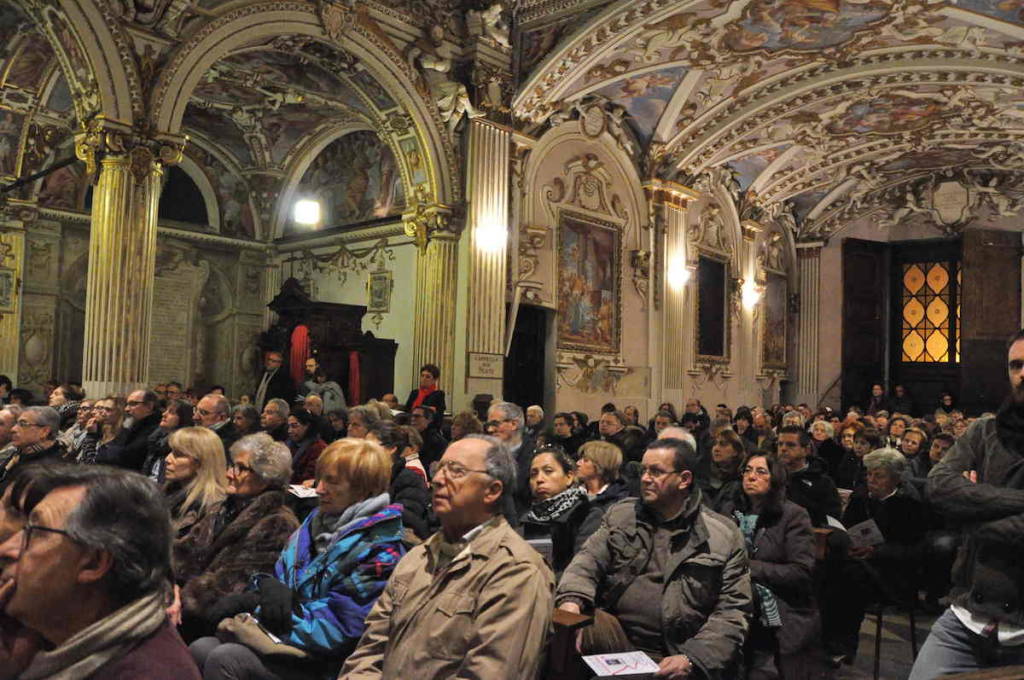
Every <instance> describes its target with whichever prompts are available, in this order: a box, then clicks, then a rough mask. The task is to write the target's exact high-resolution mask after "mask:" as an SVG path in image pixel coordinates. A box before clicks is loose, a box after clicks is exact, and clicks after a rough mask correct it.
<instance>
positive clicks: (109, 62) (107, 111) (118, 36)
mask: <svg viewBox="0 0 1024 680" xmlns="http://www.w3.org/2000/svg"><path fill="white" fill-rule="evenodd" d="M10 2H11V3H12V4H13V5H14V6H16V7H18V8H19V9H20V10H21V11H22V12H23V13H24V14H26V15H27V17H28V18H29V19H31V20H32V22H33V23H34V24H35V26H36V28H37V29H38V30H39V31H40V33H41V34H42V35H43V36H44V37H45V39H46V41H47V42H48V43H49V45H50V47H51V48H52V49H53V51H54V55H55V56H56V58H57V63H58V64H59V66H60V70H61V72H62V73H63V74H64V77H65V79H66V80H67V82H68V89H69V90H70V91H71V98H72V101H73V103H74V111H75V116H76V118H77V119H78V121H80V122H83V121H87V120H90V119H92V118H94V117H95V116H97V115H99V114H102V115H104V116H106V117H107V118H111V119H114V120H117V121H119V122H121V123H125V124H127V125H133V124H135V123H138V122H140V121H141V120H142V119H143V118H144V117H145V103H144V101H143V96H142V86H141V82H140V80H139V72H138V66H137V65H136V61H135V52H134V47H133V45H132V43H131V40H130V39H129V38H128V36H127V35H126V34H125V32H124V29H123V27H122V25H121V23H120V22H119V21H118V19H117V17H116V16H115V15H114V14H113V12H112V11H111V8H110V6H109V4H108V3H106V2H89V1H88V0H81V1H76V0H59V1H58V2H57V3H55V4H53V5H50V4H46V3H43V2H41V1H40V0H10Z"/></svg>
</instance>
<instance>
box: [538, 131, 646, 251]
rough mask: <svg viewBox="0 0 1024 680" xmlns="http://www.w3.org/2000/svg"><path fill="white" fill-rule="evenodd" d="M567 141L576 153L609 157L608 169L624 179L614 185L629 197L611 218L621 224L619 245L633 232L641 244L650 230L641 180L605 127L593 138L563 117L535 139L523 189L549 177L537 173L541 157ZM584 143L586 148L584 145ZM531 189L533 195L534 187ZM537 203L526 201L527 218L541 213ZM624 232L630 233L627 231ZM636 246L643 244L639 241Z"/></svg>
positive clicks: (543, 181) (624, 242)
mask: <svg viewBox="0 0 1024 680" xmlns="http://www.w3.org/2000/svg"><path fill="white" fill-rule="evenodd" d="M567 144H568V145H572V147H573V148H574V149H576V150H577V154H576V155H577V156H581V155H583V154H586V153H596V155H597V158H598V161H599V162H602V163H605V162H608V161H610V164H611V170H612V172H613V173H617V174H618V175H619V176H621V177H622V178H623V179H625V186H624V187H616V189H617V190H622V189H625V190H626V194H627V196H628V198H629V200H628V201H626V202H625V203H626V205H625V208H626V211H627V213H626V219H624V220H623V219H622V218H617V219H616V218H615V217H614V216H613V221H615V222H621V223H622V226H623V228H624V229H623V231H624V233H623V240H622V244H623V247H627V246H628V245H629V243H628V242H627V240H626V238H627V237H628V236H630V235H633V236H634V242H635V243H639V244H643V238H642V237H643V234H644V232H647V231H649V230H650V224H649V223H648V219H647V210H646V200H647V199H646V197H645V196H644V192H643V187H642V182H641V180H640V176H639V174H637V170H636V165H635V163H634V162H633V159H632V158H631V157H630V156H629V155H628V154H627V153H626V152H625V151H624V150H623V149H622V147H621V146H620V145H619V144H618V142H617V141H616V140H615V139H614V138H613V137H612V136H611V135H609V134H608V132H607V131H603V132H601V134H600V135H599V136H598V137H596V138H595V137H587V136H586V135H584V134H583V133H582V132H580V129H579V122H578V121H567V122H565V123H563V124H562V125H559V126H557V127H555V128H553V129H551V130H549V131H548V132H546V133H545V134H544V135H543V136H542V137H541V138H540V139H539V140H538V141H537V144H536V145H535V146H534V147H533V149H532V150H531V151H530V155H529V156H528V157H527V161H526V168H525V170H524V172H523V189H524V191H527V192H531V189H543V186H544V185H546V184H547V182H548V181H550V180H549V179H548V178H544V177H541V175H540V173H541V169H542V167H543V165H544V162H545V160H546V159H547V158H548V156H550V155H551V154H553V153H555V152H556V151H557V150H558V149H559V147H561V146H563V145H567ZM588 147H590V148H589V149H588ZM595 147H596V148H595ZM538 182H539V183H540V184H538ZM532 193H533V195H536V191H534V192H532ZM540 203H541V202H540V201H539V200H535V199H531V200H530V201H529V203H528V206H529V213H528V216H527V219H528V220H529V219H532V220H533V221H536V220H537V219H538V217H539V216H540V215H541V214H542V213H540ZM553 228H557V225H556V224H553ZM628 232H633V233H632V234H630V233H628ZM640 247H644V246H643V245H640Z"/></svg>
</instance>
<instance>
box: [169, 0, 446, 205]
mask: <svg viewBox="0 0 1024 680" xmlns="http://www.w3.org/2000/svg"><path fill="white" fill-rule="evenodd" d="M375 29H377V27H376V26H375V25H373V24H372V21H371V20H370V19H369V18H367V17H366V16H365V15H364V14H362V13H361V12H360V11H359V10H348V9H347V8H345V7H343V6H340V5H338V6H336V5H322V6H321V7H320V8H319V9H318V7H317V6H316V5H313V4H311V3H304V2H274V3H260V4H254V5H249V6H246V7H241V8H238V9H235V10H233V11H229V12H227V13H226V14H224V15H222V16H221V17H218V18H217V19H215V20H213V21H211V22H210V23H209V24H207V25H205V26H204V27H203V28H202V29H200V30H199V31H198V32H197V33H196V34H195V35H193V36H192V37H191V38H190V39H188V40H187V41H186V42H184V43H183V44H182V45H181V46H179V48H178V49H177V50H176V51H175V52H174V53H173V54H172V55H171V57H170V58H169V60H168V63H167V66H166V67H165V68H164V69H163V70H162V71H161V73H160V75H159V78H158V81H157V84H156V86H155V87H154V88H153V92H152V96H151V104H152V111H151V122H152V124H153V126H154V127H155V128H156V129H159V130H161V131H167V132H171V133H174V132H177V131H178V130H180V129H181V126H182V120H183V117H184V115H185V109H186V106H187V105H188V104H189V98H190V97H191V95H192V93H193V91H194V90H195V89H196V87H197V85H198V84H199V83H200V79H201V78H202V77H203V75H204V74H205V73H206V72H207V71H208V70H209V69H210V68H211V67H212V66H213V65H214V64H215V63H216V62H217V61H218V60H220V59H222V58H225V57H228V56H230V55H231V54H233V53H237V52H238V51H240V50H243V49H244V48H247V47H250V46H252V45H254V44H256V43H260V42H263V43H266V42H268V41H271V40H273V39H275V38H285V37H288V36H300V37H304V38H310V39H313V40H316V41H320V42H323V43H327V44H330V45H332V46H334V47H335V48H341V49H342V50H344V52H345V53H346V54H348V55H358V62H359V63H360V64H361V65H363V66H364V67H365V73H366V74H367V76H368V79H369V80H371V81H373V82H372V83H371V84H370V87H371V88H374V89H375V90H377V91H383V92H386V95H385V96H386V97H390V98H392V101H391V102H390V106H389V105H388V103H387V101H386V100H385V101H384V102H381V101H379V98H378V101H376V102H374V101H373V100H374V98H373V97H372V96H369V97H366V99H367V100H369V101H371V102H373V103H372V105H371V106H368V107H367V108H368V109H370V110H371V111H370V114H371V118H374V119H375V122H376V123H377V125H376V126H375V127H379V129H381V130H383V131H385V132H386V133H388V134H390V135H394V137H395V138H399V137H400V138H402V142H401V144H400V146H401V148H402V151H403V153H402V154H400V155H398V159H399V163H400V165H401V166H402V172H403V177H407V178H414V177H415V178H417V179H419V180H420V183H419V185H418V186H417V185H416V184H417V183H416V182H415V181H413V182H411V184H412V185H414V186H415V191H409V192H408V193H409V194H410V195H414V194H415V195H420V196H423V197H424V199H425V200H432V201H435V202H440V203H452V202H454V201H456V200H458V198H459V196H460V194H461V189H460V187H459V183H458V177H457V173H456V172H455V168H456V160H455V155H454V153H455V152H454V149H453V148H452V146H451V143H450V141H449V140H448V139H447V138H446V137H445V136H444V135H443V134H442V132H441V129H442V126H441V124H440V120H439V118H438V114H437V111H436V108H435V107H433V106H431V105H430V103H428V102H427V101H425V100H424V99H423V97H422V96H420V95H419V94H418V92H417V89H416V86H415V84H414V80H413V75H412V74H411V72H410V71H409V69H408V65H407V64H406V63H405V62H404V60H403V59H402V58H401V56H400V55H399V54H397V52H396V50H395V49H394V47H393V46H391V44H390V42H389V41H387V40H386V39H382V38H381V37H380V36H379V35H378V32H379V29H377V31H376V32H375ZM364 96H365V95H364ZM378 104H380V105H381V106H378ZM405 140H409V141H405ZM389 143H390V144H392V145H393V144H395V141H394V139H392V140H390V142H389ZM411 158H416V159H418V160H419V162H420V163H422V167H419V168H413V167H410V159H411ZM280 175H281V173H280V172H278V173H277V177H278V178H279V177H280ZM406 186H407V189H413V188H414V187H413V186H410V185H409V184H407V185H406ZM269 214H272V215H276V216H279V215H280V214H281V210H280V203H279V202H278V205H277V206H275V208H274V209H273V210H271V211H269ZM275 221H278V222H279V221H280V220H275Z"/></svg>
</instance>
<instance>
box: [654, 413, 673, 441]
mask: <svg viewBox="0 0 1024 680" xmlns="http://www.w3.org/2000/svg"><path fill="white" fill-rule="evenodd" d="M676 424H677V423H676V421H675V420H674V418H673V416H672V413H671V412H669V411H658V412H657V413H655V414H654V419H653V420H652V421H651V426H650V427H649V428H648V429H647V438H648V439H650V440H654V439H657V438H658V437H660V436H661V431H662V430H664V429H665V428H666V427H672V426H673V425H676Z"/></svg>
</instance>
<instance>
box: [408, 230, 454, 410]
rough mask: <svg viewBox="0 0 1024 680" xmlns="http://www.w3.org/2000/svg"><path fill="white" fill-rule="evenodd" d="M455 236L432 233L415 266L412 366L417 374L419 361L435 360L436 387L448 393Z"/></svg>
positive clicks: (450, 373) (452, 354) (430, 361)
mask: <svg viewBox="0 0 1024 680" xmlns="http://www.w3.org/2000/svg"><path fill="white" fill-rule="evenodd" d="M458 240H459V237H458V234H457V233H456V234H453V233H449V232H445V233H439V234H437V235H435V236H434V237H433V238H431V239H430V242H429V243H428V244H427V246H426V248H425V250H424V251H423V252H422V253H421V254H420V257H419V264H418V265H417V269H416V324H415V328H414V330H413V370H414V371H417V376H418V371H419V368H420V366H422V365H423V364H437V365H438V366H439V367H441V380H440V387H441V389H443V390H444V391H445V392H448V393H451V390H452V385H453V384H454V383H453V381H452V366H453V365H454V357H455V296H456V293H457V286H458V273H459V267H458V262H459V260H458ZM413 384H414V385H415V384H417V383H416V382H415V381H414V382H413Z"/></svg>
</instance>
